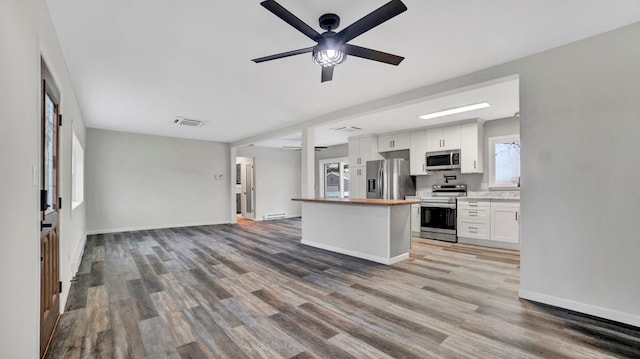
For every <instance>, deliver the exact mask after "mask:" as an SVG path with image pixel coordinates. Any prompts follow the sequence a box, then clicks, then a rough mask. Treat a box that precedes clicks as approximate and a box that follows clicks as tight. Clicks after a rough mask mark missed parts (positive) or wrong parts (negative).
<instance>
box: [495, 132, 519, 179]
mask: <svg viewBox="0 0 640 359" xmlns="http://www.w3.org/2000/svg"><path fill="white" fill-rule="evenodd" d="M504 142H518V144H519V146H520V148H522V143H521V141H520V134H512V135H504V136H495V137H489V138H488V148H489V151H487V152H488V153H487V155H488V157H489V158H488V160H489V189H490V190H510V191H514V190H516V191H519V190H520V181H519V180H518V183H514V184H506V185H505V184H496V164H495V157H496V154H495V145H496V143H504ZM518 161H519V162H520V168H521V169H522V153H520V158H519V159H518ZM519 177H520V178H521V177H522V172H521V173H520V176H519Z"/></svg>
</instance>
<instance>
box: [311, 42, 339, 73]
mask: <svg viewBox="0 0 640 359" xmlns="http://www.w3.org/2000/svg"><path fill="white" fill-rule="evenodd" d="M312 56H313V61H314V62H315V63H316V64H318V65H322V66H323V67H329V66H336V65H340V64H341V63H343V62H344V61H345V60H346V59H347V54H345V51H344V45H341V44H338V43H336V42H335V41H331V39H325V41H321V42H320V43H319V44H318V45H316V46H314V48H313V52H312Z"/></svg>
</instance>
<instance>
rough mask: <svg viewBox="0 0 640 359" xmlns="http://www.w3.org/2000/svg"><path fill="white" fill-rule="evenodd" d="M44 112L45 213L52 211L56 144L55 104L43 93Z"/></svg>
mask: <svg viewBox="0 0 640 359" xmlns="http://www.w3.org/2000/svg"><path fill="white" fill-rule="evenodd" d="M44 103H45V109H44V110H45V114H44V153H43V159H42V161H43V165H44V170H43V175H44V189H45V190H46V191H47V204H48V205H49V207H48V208H47V210H46V213H50V212H52V211H54V210H55V209H56V208H55V205H54V198H55V194H56V187H55V186H56V181H55V176H56V173H55V162H56V158H55V146H56V105H55V103H54V102H53V100H52V99H51V97H49V95H46V94H45V99H44Z"/></svg>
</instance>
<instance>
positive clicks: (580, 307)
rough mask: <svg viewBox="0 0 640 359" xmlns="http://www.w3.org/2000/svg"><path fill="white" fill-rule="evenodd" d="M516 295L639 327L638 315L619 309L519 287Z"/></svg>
mask: <svg viewBox="0 0 640 359" xmlns="http://www.w3.org/2000/svg"><path fill="white" fill-rule="evenodd" d="M518 295H519V296H520V298H522V299H528V300H532V301H535V302H540V303H544V304H549V305H553V306H555V307H560V308H564V309H569V310H573V311H576V312H580V313H584V314H588V315H593V316H596V317H600V318H604V319H609V320H613V321H616V322H620V323H624V324H629V325H633V326H636V327H640V316H638V315H633V314H629V313H624V312H620V311H617V310H613V309H609V308H603V307H598V306H595V305H591V304H586V303H581V302H576V301H573V300H570V299H564V298H559V297H554V296H551V295H547V294H542V293H537V292H531V291H528V290H522V289H520V291H519V292H518Z"/></svg>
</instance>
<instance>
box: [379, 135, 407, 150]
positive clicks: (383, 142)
mask: <svg viewBox="0 0 640 359" xmlns="http://www.w3.org/2000/svg"><path fill="white" fill-rule="evenodd" d="M406 149H409V133H408V132H407V133H396V134H392V135H383V136H378V152H388V151H397V150H406Z"/></svg>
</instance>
